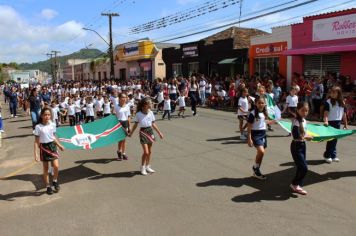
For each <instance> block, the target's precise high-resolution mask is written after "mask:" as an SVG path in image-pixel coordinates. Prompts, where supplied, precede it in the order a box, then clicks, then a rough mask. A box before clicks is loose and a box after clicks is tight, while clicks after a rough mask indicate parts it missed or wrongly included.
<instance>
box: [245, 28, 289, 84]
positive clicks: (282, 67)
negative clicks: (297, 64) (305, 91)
mask: <svg viewBox="0 0 356 236" xmlns="http://www.w3.org/2000/svg"><path fill="white" fill-rule="evenodd" d="M291 41H292V37H291V27H290V26H283V27H278V28H273V29H272V33H271V34H268V35H263V36H256V37H252V38H251V46H250V49H249V62H250V63H249V69H250V70H249V71H250V76H251V75H253V74H255V73H258V74H259V75H261V76H263V75H266V74H270V75H273V74H279V75H281V76H283V77H284V78H286V79H287V85H288V86H289V85H290V81H291V74H292V72H291V67H292V66H291V59H288V58H287V56H285V55H283V54H282V53H283V52H284V51H286V50H288V48H289V47H291Z"/></svg>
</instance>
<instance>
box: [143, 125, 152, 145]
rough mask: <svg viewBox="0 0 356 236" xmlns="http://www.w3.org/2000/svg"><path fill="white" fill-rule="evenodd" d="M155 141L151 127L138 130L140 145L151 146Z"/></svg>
mask: <svg viewBox="0 0 356 236" xmlns="http://www.w3.org/2000/svg"><path fill="white" fill-rule="evenodd" d="M154 141H155V136H154V134H153V129H152V127H145V128H141V129H140V143H141V144H152V143H153V142H154Z"/></svg>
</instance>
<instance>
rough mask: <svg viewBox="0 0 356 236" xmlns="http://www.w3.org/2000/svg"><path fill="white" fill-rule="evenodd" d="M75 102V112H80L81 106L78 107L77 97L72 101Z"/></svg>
mask: <svg viewBox="0 0 356 236" xmlns="http://www.w3.org/2000/svg"><path fill="white" fill-rule="evenodd" d="M74 104H75V112H76V113H80V111H81V107H80V100H79V99H78V100H77V101H75V102H74Z"/></svg>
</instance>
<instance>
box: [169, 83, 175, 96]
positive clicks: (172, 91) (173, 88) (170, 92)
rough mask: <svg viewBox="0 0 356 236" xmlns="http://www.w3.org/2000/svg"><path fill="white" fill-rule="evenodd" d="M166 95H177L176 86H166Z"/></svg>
mask: <svg viewBox="0 0 356 236" xmlns="http://www.w3.org/2000/svg"><path fill="white" fill-rule="evenodd" d="M168 93H169V94H174V93H177V86H175V85H174V84H170V85H168Z"/></svg>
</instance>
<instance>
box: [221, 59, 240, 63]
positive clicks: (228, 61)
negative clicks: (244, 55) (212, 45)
mask: <svg viewBox="0 0 356 236" xmlns="http://www.w3.org/2000/svg"><path fill="white" fill-rule="evenodd" d="M236 60H237V58H227V59H224V60H221V61H219V62H218V64H234V63H235V61H236Z"/></svg>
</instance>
